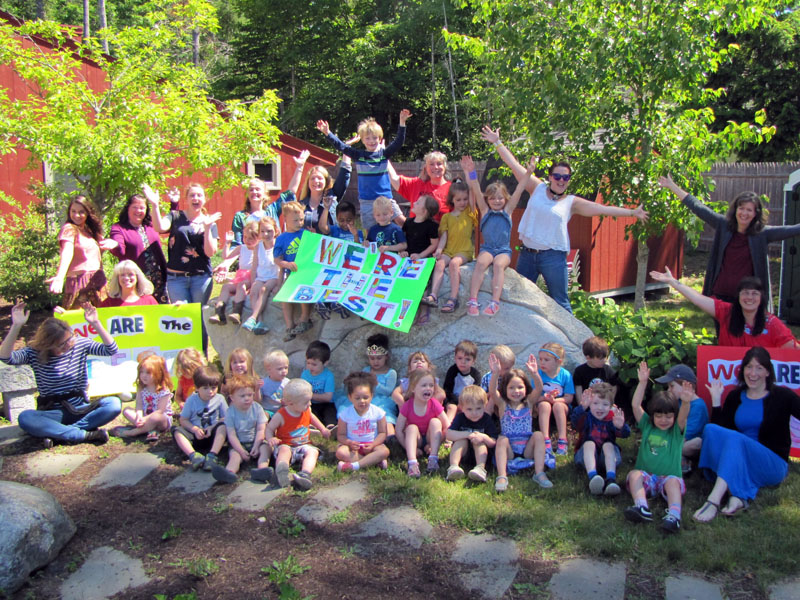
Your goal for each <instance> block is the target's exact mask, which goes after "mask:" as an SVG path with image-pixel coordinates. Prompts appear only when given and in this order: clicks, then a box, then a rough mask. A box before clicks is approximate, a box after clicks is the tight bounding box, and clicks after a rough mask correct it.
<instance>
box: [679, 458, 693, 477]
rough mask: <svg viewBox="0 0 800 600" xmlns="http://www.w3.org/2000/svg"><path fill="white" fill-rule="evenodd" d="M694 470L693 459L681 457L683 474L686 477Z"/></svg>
mask: <svg viewBox="0 0 800 600" xmlns="http://www.w3.org/2000/svg"><path fill="white" fill-rule="evenodd" d="M691 472H692V461H690V460H686V459H685V458H683V459H681V474H682V475H683V476H684V477H686V476H688V475H689V474H690V473H691Z"/></svg>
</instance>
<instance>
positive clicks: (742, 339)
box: [714, 298, 794, 348]
mask: <svg viewBox="0 0 800 600" xmlns="http://www.w3.org/2000/svg"><path fill="white" fill-rule="evenodd" d="M731 310H733V304H730V303H728V302H723V301H722V300H718V299H717V298H714V318H715V319H716V320H717V321H719V339H718V341H717V343H718V344H719V345H720V346H745V347H747V348H752V347H753V346H763V347H764V348H780V347H781V346H783V345H784V344H786V343H787V342H791V341H793V340H794V336H793V335H792V332H791V330H790V329H789V328H788V327H787V326H786V325H784V324H783V323H782V322H781V320H780V319H779V318H778V317H776V316H775V315H771V314H769V313H767V318H766V320H765V322H764V331H762V332H761V333H760V334H758V335H753V334H752V333H751V332H750V328H749V327H747V326H746V325H745V328H744V333H743V334H742V335H741V336H739V337H736V336H734V335H732V334H731V332H730V331H729V330H728V323H730V318H731Z"/></svg>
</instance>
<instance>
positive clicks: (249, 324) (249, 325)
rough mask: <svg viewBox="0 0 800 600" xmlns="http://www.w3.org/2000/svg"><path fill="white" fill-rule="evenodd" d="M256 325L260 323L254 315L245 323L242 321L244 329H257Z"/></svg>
mask: <svg viewBox="0 0 800 600" xmlns="http://www.w3.org/2000/svg"><path fill="white" fill-rule="evenodd" d="M256 325H258V321H256V320H255V319H254V318H253V317H250V318H248V319H247V320H246V321H245V322H244V323H242V329H244V330H246V331H250V332H252V331H253V330H255V328H256Z"/></svg>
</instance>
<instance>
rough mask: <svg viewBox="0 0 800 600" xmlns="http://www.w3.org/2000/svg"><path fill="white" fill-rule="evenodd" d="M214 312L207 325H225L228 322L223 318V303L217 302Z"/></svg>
mask: <svg viewBox="0 0 800 600" xmlns="http://www.w3.org/2000/svg"><path fill="white" fill-rule="evenodd" d="M214 312H215V314H213V315H211V316H210V317H209V318H208V322H209V323H214V324H215V325H225V324H226V323H227V322H228V319H226V318H225V303H224V302H217V305H216V306H215V307H214Z"/></svg>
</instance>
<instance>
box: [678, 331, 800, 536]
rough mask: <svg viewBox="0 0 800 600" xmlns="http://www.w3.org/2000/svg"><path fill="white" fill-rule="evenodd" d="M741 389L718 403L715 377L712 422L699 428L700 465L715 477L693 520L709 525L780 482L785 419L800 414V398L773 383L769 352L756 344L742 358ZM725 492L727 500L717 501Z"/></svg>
mask: <svg viewBox="0 0 800 600" xmlns="http://www.w3.org/2000/svg"><path fill="white" fill-rule="evenodd" d="M737 378H738V380H739V387H738V388H736V389H735V390H732V391H731V392H730V393H729V394H728V395H727V397H726V398H725V403H724V405H722V403H721V400H722V390H723V385H722V383H721V382H720V381H713V382H712V383H711V385H710V386H709V389H710V390H711V406H712V411H711V423H709V424H708V425H706V428H705V430H704V431H703V449H702V451H701V454H700V464H699V467H700V469H703V470H704V472H705V473H709V472H710V473H712V474H713V475H715V476H716V480H715V482H714V487H713V489H712V490H711V493H710V494H709V495H708V499H707V500H706V501H705V503H704V504H703V506H701V507H700V509H699V510H698V511H697V512H695V513H694V519H695V520H696V521H699V522H701V523H707V522H708V521H711V520H712V519H713V518H714V517H716V516H717V513H719V512H721V513H722V514H723V515H725V516H728V517H732V516H734V515H735V514H737V513H739V512H740V511H743V510H746V509H747V507H748V506H749V504H750V500H752V499H753V498H755V497H756V493H758V490H759V489H760V488H762V487H764V486H770V485H778V484H779V483H780V482H781V481H783V480H784V479H785V478H786V474H787V473H788V462H787V461H788V458H789V449H790V447H791V437H790V434H789V417H790V416H794V417H795V418H800V396H797V394H795V393H794V392H792V391H791V390H789V389H787V388H785V387H781V386H777V385H775V370H774V369H773V367H772V360H771V358H770V355H769V353H768V352H767V351H766V350H764V348H761V347H760V346H756V347H754V348H750V350H748V351H747V354H745V355H744V358H743V359H742V364H741V367H740V368H739V372H738V374H737ZM726 492H730V498H729V499H728V503H727V504H726V505H725V507H724V508H722V509H720V503H721V502H722V499H723V497H724V496H725V493H726Z"/></svg>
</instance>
